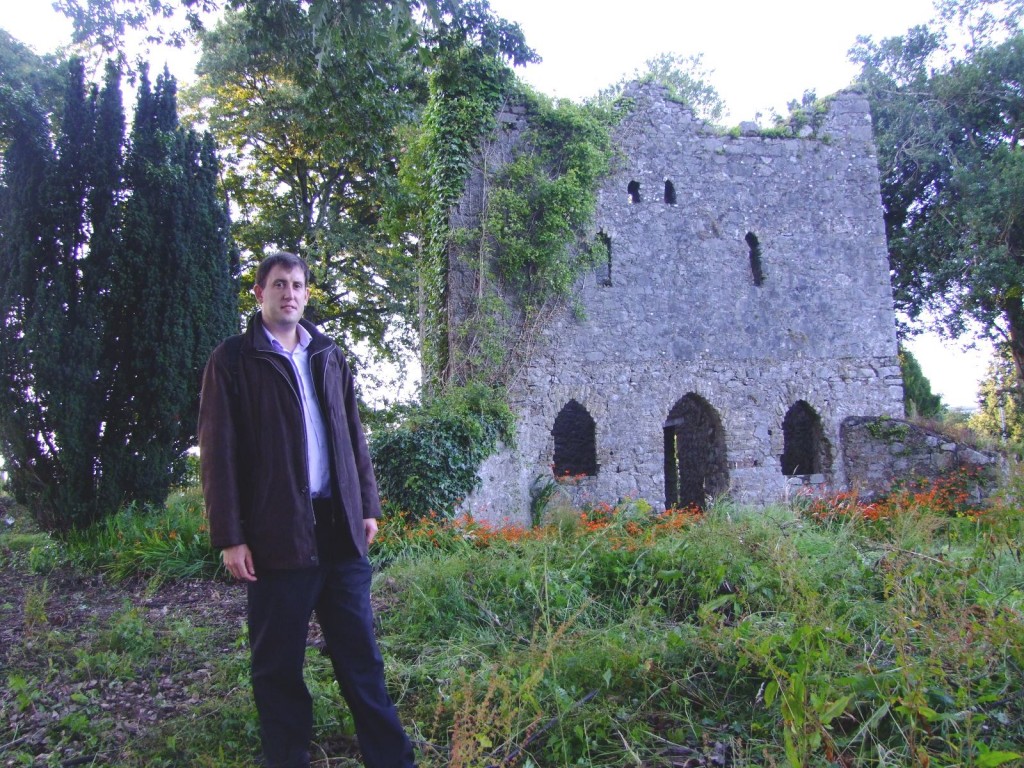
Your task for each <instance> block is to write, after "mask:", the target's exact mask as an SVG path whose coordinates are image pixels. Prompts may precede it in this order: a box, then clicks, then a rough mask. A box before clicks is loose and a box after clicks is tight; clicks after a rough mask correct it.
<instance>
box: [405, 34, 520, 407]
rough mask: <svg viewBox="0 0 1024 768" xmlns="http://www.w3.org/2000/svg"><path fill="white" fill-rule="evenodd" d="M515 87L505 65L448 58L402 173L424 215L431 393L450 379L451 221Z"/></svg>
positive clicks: (434, 76)
mask: <svg viewBox="0 0 1024 768" xmlns="http://www.w3.org/2000/svg"><path fill="white" fill-rule="evenodd" d="M511 79H512V73H511V71H510V70H509V69H508V68H507V67H505V66H504V65H503V64H502V62H501V61H499V60H496V59H494V58H493V57H486V56H483V55H481V52H480V51H479V50H477V49H473V48H469V47H460V48H455V49H452V50H442V51H441V52H440V53H439V55H438V58H437V61H436V63H435V67H434V70H433V71H432V72H431V75H430V98H429V101H428V103H427V107H426V109H425V110H424V114H423V123H422V132H421V133H420V134H419V137H418V138H417V140H416V142H415V144H414V146H413V147H412V151H411V153H410V157H409V160H410V162H409V163H408V165H406V167H405V168H404V169H403V176H404V184H405V187H406V188H407V189H408V190H410V193H411V195H412V198H413V200H414V201H415V202H418V203H419V206H418V207H419V208H420V210H421V211H422V213H421V218H420V220H419V222H418V225H419V227H420V230H421V232H422V238H421V239H422V246H421V252H420V290H421V291H422V297H423V298H422V302H423V313H424V318H423V322H422V324H421V330H420V343H421V345H422V350H421V355H422V367H423V380H424V387H425V390H426V391H427V392H428V393H430V392H432V391H434V390H436V389H438V388H439V385H441V384H442V383H443V382H445V381H446V380H447V379H448V372H447V371H448V367H449V364H450V360H449V355H450V353H451V350H450V349H449V338H448V332H449V327H448V308H447V306H446V302H447V296H448V259H449V249H450V248H451V247H452V245H453V240H454V234H455V233H453V232H452V230H451V221H450V215H451V212H452V210H453V208H454V207H455V204H456V203H457V202H458V200H459V198H460V197H461V196H462V194H463V192H464V191H465V183H466V179H467V178H469V172H470V158H471V156H472V154H473V152H474V151H476V149H477V148H478V147H479V146H480V141H481V138H482V137H483V136H485V135H486V134H487V133H488V132H489V131H490V130H491V129H492V128H493V126H494V116H495V112H496V111H497V108H498V106H499V104H500V103H501V100H502V98H503V96H504V92H505V89H506V88H507V87H508V86H509V83H510V81H511Z"/></svg>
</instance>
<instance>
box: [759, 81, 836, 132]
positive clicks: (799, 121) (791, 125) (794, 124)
mask: <svg viewBox="0 0 1024 768" xmlns="http://www.w3.org/2000/svg"><path fill="white" fill-rule="evenodd" d="M830 104H831V98H825V99H819V98H818V95H817V93H815V92H814V91H804V94H803V96H801V97H800V100H799V101H797V100H796V99H793V100H792V101H790V102H789V104H787V105H786V106H787V107H788V108H789V115H788V116H787V117H782V116H781V115H775V117H774V123H775V126H774V128H772V129H769V130H767V131H763V132H762V134H761V135H762V136H794V135H798V134H799V133H800V131H801V130H803V129H804V128H810V129H811V130H812V131H813V132H814V133H817V132H818V131H819V129H820V128H821V126H822V125H823V124H824V122H825V118H826V117H827V116H828V111H829V107H830ZM823 138H827V137H823Z"/></svg>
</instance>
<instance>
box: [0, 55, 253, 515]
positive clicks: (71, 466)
mask: <svg viewBox="0 0 1024 768" xmlns="http://www.w3.org/2000/svg"><path fill="white" fill-rule="evenodd" d="M0 127H2V132H3V133H4V135H5V136H6V137H7V139H8V142H9V143H8V144H7V147H6V152H5V154H4V159H3V168H2V176H0V231H2V232H3V236H2V238H0V262H2V265H3V273H4V275H5V280H4V282H3V284H2V286H0V301H2V306H3V313H4V317H5V322H4V324H3V327H2V328H0V355H2V362H0V375H2V376H3V381H4V386H3V388H2V390H3V391H2V394H0V397H2V398H3V399H2V402H0V411H2V414H0V441H2V449H0V450H2V452H3V455H4V458H5V460H6V463H7V464H6V468H7V470H8V471H9V472H10V477H11V488H12V489H13V490H14V492H15V493H16V495H17V496H19V497H20V498H21V499H22V500H25V499H32V500H33V502H34V508H35V510H36V512H37V514H38V515H39V517H40V520H41V522H43V523H44V524H45V525H47V526H49V527H56V528H66V527H69V526H84V525H86V524H88V523H89V522H91V521H93V520H96V519H98V518H100V517H103V516H104V515H106V514H110V513H112V512H114V511H115V510H116V509H117V508H118V507H119V506H120V505H121V504H122V503H124V502H125V501H128V500H138V501H140V502H143V503H145V502H158V501H161V500H162V499H163V498H164V497H165V496H166V494H167V491H168V488H169V487H170V486H171V484H172V483H173V482H174V480H175V478H176V477H177V476H179V475H180V474H181V472H183V470H184V455H185V451H186V450H187V449H188V447H189V446H190V445H191V444H192V443H193V442H194V424H195V421H196V410H197V402H198V397H197V395H198V387H199V379H200V374H201V371H202V366H203V364H204V363H205V360H206V357H207V355H208V354H209V351H210V350H211V349H212V348H213V346H214V344H215V343H216V341H217V340H219V339H220V338H222V337H223V336H224V335H226V334H227V333H228V332H230V330H231V329H232V328H233V327H234V325H235V310H234V295H235V287H234V285H233V282H232V277H231V273H230V270H231V244H230V238H229V233H228V231H227V226H228V221H227V215H226V212H225V209H224V206H223V203H222V201H221V200H220V198H219V196H218V194H217V191H216V179H217V161H216V158H215V154H214V147H213V143H212V140H211V139H210V138H209V136H205V137H200V136H198V135H197V134H195V133H194V132H192V131H188V130H184V129H182V128H180V127H179V126H178V122H177V112H176V98H175V84H174V81H173V79H171V78H170V77H168V76H166V75H163V76H160V77H158V78H157V81H156V87H155V89H153V88H151V87H150V83H149V80H148V77H147V76H146V75H145V73H143V76H142V81H141V83H140V86H139V89H138V102H137V104H136V109H135V119H134V125H133V128H132V132H131V140H130V142H129V143H127V145H126V139H125V135H124V133H125V120H124V111H123V108H122V105H121V92H120V76H119V74H118V72H117V70H116V69H115V68H114V67H112V66H110V67H108V68H107V72H106V78H105V83H104V86H103V88H102V89H101V88H98V87H95V86H93V87H91V88H89V87H87V86H86V83H85V79H84V69H83V65H82V63H81V62H80V61H77V60H75V61H72V62H71V63H70V64H69V65H68V67H67V69H66V90H65V96H64V99H63V104H62V107H61V113H60V114H59V115H58V114H49V113H47V112H46V111H45V110H44V109H43V108H42V107H41V106H40V105H39V102H38V101H37V100H36V99H35V96H34V93H33V91H32V88H31V87H30V85H28V86H26V87H25V88H21V89H19V90H15V89H14V88H10V87H8V88H4V89H2V90H0ZM51 134H52V135H53V137H54V138H53V140H52V141H51Z"/></svg>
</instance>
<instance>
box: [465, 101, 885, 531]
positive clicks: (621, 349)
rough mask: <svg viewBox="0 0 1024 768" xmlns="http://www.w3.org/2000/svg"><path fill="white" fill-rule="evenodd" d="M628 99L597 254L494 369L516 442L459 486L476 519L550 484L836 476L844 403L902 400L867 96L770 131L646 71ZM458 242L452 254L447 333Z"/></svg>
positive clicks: (716, 490)
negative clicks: (671, 90)
mask: <svg viewBox="0 0 1024 768" xmlns="http://www.w3.org/2000/svg"><path fill="white" fill-rule="evenodd" d="M627 95H628V96H629V98H630V99H631V100H632V102H631V103H632V106H631V109H630V110H629V111H628V113H627V114H626V115H625V116H624V117H623V119H622V120H621V121H620V122H619V124H618V125H617V126H616V127H615V129H614V131H613V134H614V139H615V144H616V147H617V150H618V153H617V159H616V160H615V162H614V168H613V170H612V171H611V173H609V174H608V175H607V176H606V177H605V178H604V179H603V181H602V182H601V186H600V190H599V192H598V203H597V210H596V215H595V218H594V221H593V225H592V232H590V233H589V235H588V237H589V238H590V240H591V241H592V242H593V243H595V244H599V245H600V246H601V248H600V249H597V251H596V252H598V253H600V254H601V256H600V259H599V260H598V261H599V263H597V265H596V266H594V267H588V268H587V270H586V271H585V273H584V274H583V276H582V277H581V278H580V279H579V280H578V281H577V283H576V285H575V286H574V289H573V291H572V294H571V295H570V296H569V297H567V298H564V299H562V300H561V301H560V302H558V303H557V305H553V306H552V308H550V309H549V311H548V312H547V314H545V315H538V317H539V318H540V320H542V322H537V323H536V326H535V327H534V328H533V329H532V331H531V335H530V336H529V339H528V343H527V344H523V345H522V349H523V350H524V351H523V353H522V356H521V359H518V360H517V361H516V365H515V366H514V368H512V369H511V372H510V375H509V376H508V377H507V381H506V383H507V386H508V387H509V393H510V404H511V405H512V407H513V410H514V411H515V413H516V414H517V417H518V423H517V439H516V445H515V447H514V448H508V447H506V448H505V449H504V450H503V451H502V452H500V453H499V454H498V455H495V456H493V457H491V458H490V459H488V460H487V461H486V462H485V464H484V465H483V467H482V468H481V471H480V476H481V481H482V482H481V486H480V488H479V489H478V490H477V491H476V492H475V493H474V494H473V495H472V497H471V498H469V499H468V500H467V501H466V502H465V504H464V508H466V509H468V510H469V511H471V512H472V513H473V514H474V515H476V516H478V517H479V518H482V519H487V520H492V521H511V522H517V523H526V522H528V514H529V512H528V510H529V509H530V503H531V499H533V498H535V497H537V495H538V492H539V491H540V489H542V488H543V487H545V486H550V484H552V483H555V484H557V486H558V488H559V494H557V495H561V496H568V497H570V498H571V499H572V500H573V501H574V502H577V503H579V502H583V501H588V500H589V501H594V502H597V501H608V502H616V501H618V500H620V499H624V498H642V499H645V500H647V501H648V502H650V503H651V504H652V505H653V506H655V507H656V508H660V507H664V506H672V505H679V506H686V505H691V504H696V505H697V506H701V505H703V504H705V503H707V501H708V500H709V499H710V498H712V497H713V496H716V495H718V494H721V493H728V494H730V495H731V496H733V497H734V498H736V499H737V500H739V501H741V502H749V503H767V502H772V501H777V500H781V499H784V498H786V497H787V496H789V495H791V494H792V493H794V492H796V491H797V490H799V489H800V488H801V487H806V486H811V487H812V488H821V487H829V488H836V487H844V486H845V485H847V484H848V482H849V480H850V478H847V477H846V476H845V473H844V469H843V461H842V456H841V451H842V445H841V441H840V439H839V429H840V425H841V424H842V422H843V421H844V419H847V418H848V417H851V416H901V415H902V412H903V405H902V381H901V378H900V369H899V363H898V360H897V357H896V355H897V349H896V334H895V316H894V312H893V302H892V293H891V288H890V283H889V269H888V261H887V256H886V247H885V235H884V229H883V223H882V209H881V201H880V195H879V183H878V170H877V162H876V157H875V153H874V145H873V142H872V135H871V123H870V117H869V114H868V107H867V101H866V100H865V99H864V98H863V97H862V96H861V95H859V94H857V93H853V92H842V93H839V94H837V95H836V96H834V97H832V98H831V99H829V100H828V101H827V107H826V108H824V109H823V110H822V111H821V113H820V114H819V115H817V116H816V118H817V119H815V120H813V121H811V122H809V123H808V124H806V125H804V126H802V127H800V128H797V129H793V131H791V133H790V135H778V132H775V133H773V134H772V135H765V134H763V133H761V132H759V131H758V130H757V129H756V126H741V127H740V129H738V130H735V131H732V132H729V133H723V132H721V131H719V130H716V129H713V128H711V127H709V126H706V125H704V124H702V123H700V122H698V121H696V120H694V119H693V117H692V116H691V114H690V112H689V111H688V110H687V109H686V108H685V107H684V106H682V105H680V104H677V103H675V102H672V101H670V100H668V99H666V97H665V94H664V91H662V90H661V89H660V88H658V87H656V86H653V85H639V86H635V87H634V88H633V90H632V91H630V92H629V93H628V94H627ZM528 122H529V115H523V114H521V113H515V114H510V115H509V116H508V117H505V118H501V119H499V121H498V125H499V129H498V130H499V131H500V132H502V133H501V134H500V135H499V144H500V146H499V149H500V151H492V155H491V158H490V159H489V160H488V162H489V163H490V166H489V167H487V168H484V165H485V164H484V163H481V164H480V167H479V168H478V170H477V172H476V173H475V174H474V175H473V176H472V178H471V179H470V181H469V183H468V185H467V191H466V195H465V197H464V198H463V201H462V203H461V204H460V206H459V208H458V209H457V210H456V211H455V215H456V217H458V218H460V219H461V220H465V219H466V217H467V216H471V211H472V209H473V208H474V207H476V206H477V205H479V201H480V200H481V198H483V197H484V196H485V195H486V175H487V173H489V172H496V170H495V168H494V165H495V159H494V158H500V161H499V164H500V162H504V161H506V160H507V158H508V157H509V156H511V155H512V154H514V149H515V147H516V146H517V144H518V141H517V137H518V135H519V134H520V132H521V131H523V130H525V127H524V125H525V124H528ZM489 146H491V147H492V149H493V147H494V143H493V141H492V143H491V144H490V145H489ZM477 255H478V252H477V251H474V250H473V249H472V248H465V249H462V250H459V249H453V250H452V252H451V257H450V258H451V263H450V266H449V273H450V275H451V278H452V281H451V282H450V284H449V295H450V298H449V301H450V313H449V315H450V318H451V321H452V326H453V327H452V328H451V329H450V334H451V335H450V338H451V339H452V340H453V342H452V343H453V344H456V345H457V344H458V343H459V339H460V338H466V334H463V335H461V336H460V333H459V322H460V319H461V318H463V317H465V316H466V312H465V309H464V308H465V307H466V306H468V305H469V304H471V303H472V296H471V295H470V292H472V291H474V290H479V284H478V283H476V282H474V279H473V275H474V274H476V273H477V272H479V271H480V270H481V268H482V266H481V265H480V264H478V263H477V262H476V261H474V259H475V258H476V257H477ZM567 408H569V409H570V410H571V412H572V414H573V418H565V417H564V414H565V412H566V409H567ZM560 416H562V418H560ZM566 425H568V426H566ZM574 425H583V426H582V427H578V426H574ZM577 429H579V430H582V431H581V432H580V434H575V433H573V434H564V433H563V431H564V430H570V431H572V430H577ZM576 445H579V446H581V447H580V448H579V450H580V451H581V455H580V456H579V457H574V456H568V457H566V456H565V455H562V456H559V457H556V449H557V450H558V451H560V452H564V450H565V448H564V446H576ZM783 457H786V460H785V461H784V460H783ZM794 457H796V458H794ZM556 458H557V459H558V460H557V461H556ZM801 464H804V465H806V466H801ZM561 467H570V468H576V467H582V468H584V471H580V472H576V473H572V472H569V473H562V474H559V473H558V472H556V470H557V469H559V468H561ZM548 495H550V494H548ZM546 497H547V495H546Z"/></svg>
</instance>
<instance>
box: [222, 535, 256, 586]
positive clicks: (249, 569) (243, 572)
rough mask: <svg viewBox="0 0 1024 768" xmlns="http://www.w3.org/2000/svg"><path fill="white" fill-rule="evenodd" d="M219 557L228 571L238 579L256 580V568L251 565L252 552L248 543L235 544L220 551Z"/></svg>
mask: <svg viewBox="0 0 1024 768" xmlns="http://www.w3.org/2000/svg"><path fill="white" fill-rule="evenodd" d="M220 559H221V560H222V561H223V562H224V567H225V568H227V569H228V573H230V574H231V575H232V576H234V577H235V578H236V579H238V580H239V581H256V569H255V568H253V565H252V552H251V551H249V545H248V544H237V545H235V546H234V547H227V548H226V549H222V550H221V551H220Z"/></svg>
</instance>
